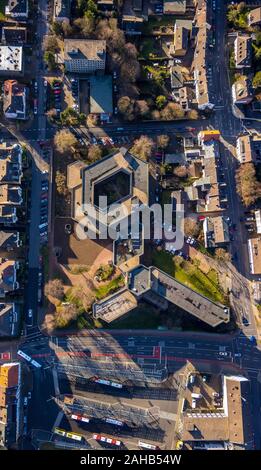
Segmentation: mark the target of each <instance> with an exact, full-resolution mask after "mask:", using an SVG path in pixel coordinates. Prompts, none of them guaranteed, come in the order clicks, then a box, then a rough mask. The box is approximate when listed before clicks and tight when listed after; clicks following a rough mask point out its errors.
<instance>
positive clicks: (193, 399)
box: [191, 398, 197, 410]
mask: <svg viewBox="0 0 261 470" xmlns="http://www.w3.org/2000/svg"><path fill="white" fill-rule="evenodd" d="M196 404H197V402H196V400H195V398H192V402H191V407H192V409H193V410H194V409H195V408H196Z"/></svg>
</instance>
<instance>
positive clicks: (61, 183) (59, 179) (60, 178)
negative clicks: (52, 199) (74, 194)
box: [55, 170, 68, 196]
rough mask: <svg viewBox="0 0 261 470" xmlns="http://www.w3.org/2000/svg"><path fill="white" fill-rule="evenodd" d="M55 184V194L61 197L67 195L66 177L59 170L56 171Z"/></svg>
mask: <svg viewBox="0 0 261 470" xmlns="http://www.w3.org/2000/svg"><path fill="white" fill-rule="evenodd" d="M55 184H56V189H57V192H58V193H59V194H61V195H63V196H66V195H67V193H68V188H67V185H66V175H65V174H64V173H62V172H61V171H59V170H57V171H56V175H55Z"/></svg>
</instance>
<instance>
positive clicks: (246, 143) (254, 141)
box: [236, 134, 261, 164]
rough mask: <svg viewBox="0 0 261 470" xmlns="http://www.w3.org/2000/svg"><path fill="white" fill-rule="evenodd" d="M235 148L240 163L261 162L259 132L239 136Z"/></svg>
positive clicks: (260, 136)
mask: <svg viewBox="0 0 261 470" xmlns="http://www.w3.org/2000/svg"><path fill="white" fill-rule="evenodd" d="M236 150H237V158H238V160H239V162H240V163H249V162H252V163H254V164H257V163H261V134H255V135H250V134H246V135H241V136H239V137H238V138H237V146H236Z"/></svg>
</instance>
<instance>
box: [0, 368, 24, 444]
mask: <svg viewBox="0 0 261 470" xmlns="http://www.w3.org/2000/svg"><path fill="white" fill-rule="evenodd" d="M21 386H22V365H21V363H20V362H9V363H6V364H1V365H0V446H1V447H4V448H6V449H8V448H9V447H10V446H11V445H13V444H15V443H16V442H17V440H18V439H19V437H20V435H21V433H22V429H23V424H22V420H21V415H22V408H23V403H22V399H21Z"/></svg>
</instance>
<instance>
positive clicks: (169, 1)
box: [163, 0, 187, 15]
mask: <svg viewBox="0 0 261 470" xmlns="http://www.w3.org/2000/svg"><path fill="white" fill-rule="evenodd" d="M186 4H187V1H186V0H163V13H164V15H184V14H185V13H186Z"/></svg>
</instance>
